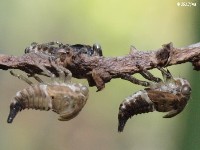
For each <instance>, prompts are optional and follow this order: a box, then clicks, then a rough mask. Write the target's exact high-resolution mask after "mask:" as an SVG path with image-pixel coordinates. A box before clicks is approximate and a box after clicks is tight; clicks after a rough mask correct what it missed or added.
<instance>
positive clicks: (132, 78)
mask: <svg viewBox="0 0 200 150" xmlns="http://www.w3.org/2000/svg"><path fill="white" fill-rule="evenodd" d="M120 77H121V79H124V80H128V81H130V82H132V83H133V84H138V85H141V86H146V87H147V86H150V82H148V81H142V80H139V79H136V78H134V77H133V76H131V75H129V74H122V75H121V76H120Z"/></svg>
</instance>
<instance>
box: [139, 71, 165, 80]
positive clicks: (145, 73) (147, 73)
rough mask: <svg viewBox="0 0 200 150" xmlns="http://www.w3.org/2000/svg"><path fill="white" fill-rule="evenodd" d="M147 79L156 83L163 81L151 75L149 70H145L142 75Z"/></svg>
mask: <svg viewBox="0 0 200 150" xmlns="http://www.w3.org/2000/svg"><path fill="white" fill-rule="evenodd" d="M140 74H141V75H142V76H143V77H144V78H145V79H147V80H150V81H154V82H161V81H162V80H161V79H160V78H157V77H155V76H154V75H153V74H151V73H150V72H149V71H148V70H146V69H145V70H143V71H142V72H141V73H140Z"/></svg>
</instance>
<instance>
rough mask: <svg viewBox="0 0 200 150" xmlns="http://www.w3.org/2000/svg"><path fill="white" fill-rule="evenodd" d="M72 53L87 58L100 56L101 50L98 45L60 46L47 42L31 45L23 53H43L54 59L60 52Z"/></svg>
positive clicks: (59, 44)
mask: <svg viewBox="0 0 200 150" xmlns="http://www.w3.org/2000/svg"><path fill="white" fill-rule="evenodd" d="M69 51H72V52H73V53H76V54H86V55H88V56H102V55H103V54H102V49H101V46H100V45H99V44H93V46H92V47H91V46H90V45H82V44H75V45H69V44H62V43H60V42H49V43H44V44H38V43H35V42H34V43H32V44H31V45H30V46H29V47H27V48H26V49H25V53H43V54H47V55H50V56H54V57H56V56H57V55H59V53H60V52H62V53H67V52H69Z"/></svg>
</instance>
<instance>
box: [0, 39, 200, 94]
mask: <svg viewBox="0 0 200 150" xmlns="http://www.w3.org/2000/svg"><path fill="white" fill-rule="evenodd" d="M186 62H191V63H192V65H193V66H194V70H197V71H198V70H200V43H196V44H193V45H190V46H188V47H184V48H175V47H173V44H172V43H169V44H165V45H163V46H162V48H160V49H158V50H153V51H139V50H137V49H136V48H135V47H131V50H130V53H129V54H128V55H126V56H120V57H105V56H88V55H85V54H77V53H75V52H73V50H71V51H69V52H68V53H66V54H65V55H62V56H60V58H59V59H58V60H57V63H59V64H60V65H63V66H64V67H66V68H67V69H69V70H70V71H71V72H72V75H73V77H75V78H79V79H80V78H85V79H87V80H88V82H89V85H90V86H96V87H97V89H98V90H101V89H103V88H104V86H105V83H107V82H109V81H110V80H111V79H112V78H121V77H122V76H123V75H124V74H128V75H133V74H135V73H139V72H142V71H143V70H150V69H153V68H156V67H167V66H171V65H176V64H181V63H186ZM41 66H44V67H45V68H47V69H48V70H50V71H51V72H53V73H56V74H57V72H56V70H55V68H53V67H52V66H51V63H50V61H49V59H48V57H45V56H44V55H40V54H39V53H27V54H24V55H22V56H18V57H17V56H8V55H4V54H0V69H3V70H7V69H20V70H22V71H25V72H26V73H29V74H42V69H41Z"/></svg>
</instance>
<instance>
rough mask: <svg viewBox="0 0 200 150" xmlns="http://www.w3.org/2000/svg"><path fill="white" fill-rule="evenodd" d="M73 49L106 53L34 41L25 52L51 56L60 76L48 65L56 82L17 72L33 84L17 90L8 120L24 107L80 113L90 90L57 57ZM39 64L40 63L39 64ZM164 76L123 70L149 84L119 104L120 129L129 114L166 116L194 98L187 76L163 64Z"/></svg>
mask: <svg viewBox="0 0 200 150" xmlns="http://www.w3.org/2000/svg"><path fill="white" fill-rule="evenodd" d="M70 51H72V52H73V53H75V54H77V55H78V54H81V55H87V56H89V57H90V56H102V55H103V54H102V50H101V47H100V45H98V44H94V45H93V46H89V45H81V44H76V45H69V44H62V43H60V42H50V43H45V44H37V43H32V44H31V46H29V47H27V48H26V49H25V53H37V54H39V55H42V56H46V57H48V58H49V61H50V63H51V65H52V67H53V68H55V70H57V72H58V76H57V77H56V75H54V74H52V73H51V72H50V71H49V70H47V68H45V67H44V66H40V69H42V70H43V72H44V74H46V75H47V76H51V78H52V80H53V81H52V83H44V82H43V81H42V80H41V79H40V78H39V77H38V76H35V75H32V76H33V77H34V78H35V79H36V80H37V81H38V84H33V83H32V82H31V81H30V80H29V79H28V78H26V77H24V76H22V75H17V74H15V73H13V72H11V74H12V75H13V76H16V77H18V78H19V79H21V80H23V81H25V82H26V83H28V84H29V85H30V86H29V87H27V88H25V89H23V90H21V91H19V92H17V94H16V96H15V97H14V98H13V100H12V102H11V104H10V113H9V116H8V120H7V122H8V123H12V121H13V119H14V118H15V116H16V115H17V113H18V112H19V111H21V110H23V109H38V110H46V111H48V110H53V111H54V112H56V113H58V114H59V115H60V116H59V120H63V121H65V120H70V119H72V118H74V117H75V116H77V115H78V113H79V112H80V111H81V110H82V108H83V107H84V105H85V103H86V101H87V99H88V94H89V90H88V88H87V87H86V86H84V85H82V84H80V83H72V82H71V76H72V74H71V72H70V71H69V70H67V69H66V68H64V67H63V66H60V65H58V64H56V61H55V60H56V59H57V58H59V59H60V58H61V57H60V56H61V54H63V53H69V52H70ZM38 66H39V65H38ZM158 69H159V70H160V71H161V72H162V75H163V80H161V79H160V78H157V77H154V76H153V75H152V74H151V73H150V72H149V71H147V70H144V69H143V70H142V71H141V72H140V74H141V75H142V76H143V77H144V78H146V79H148V80H150V81H152V82H148V81H140V80H138V79H136V78H134V77H133V76H131V75H129V74H121V76H120V77H121V78H122V79H125V80H128V81H130V82H132V83H134V84H139V85H142V86H145V87H146V88H145V89H143V90H140V91H138V92H136V93H134V94H133V95H131V96H129V97H127V98H125V100H124V101H123V102H122V103H121V104H120V106H119V114H118V121H119V122H118V131H119V132H122V131H123V129H124V126H125V124H126V122H127V120H128V119H129V118H131V117H132V116H134V115H137V114H142V113H148V112H153V111H155V110H156V111H159V112H168V113H167V114H166V115H165V116H164V118H171V117H174V116H176V115H177V114H179V113H180V112H181V111H182V110H183V109H184V107H185V106H186V104H187V102H188V100H189V99H190V94H191V86H190V84H189V82H188V81H187V80H186V79H183V78H173V77H172V75H171V73H170V72H169V71H168V70H165V69H163V68H161V67H158Z"/></svg>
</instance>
